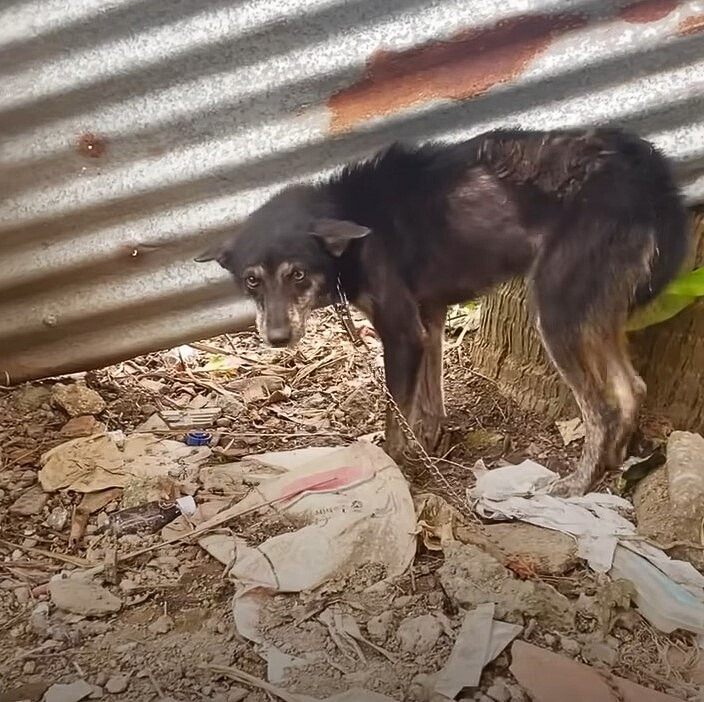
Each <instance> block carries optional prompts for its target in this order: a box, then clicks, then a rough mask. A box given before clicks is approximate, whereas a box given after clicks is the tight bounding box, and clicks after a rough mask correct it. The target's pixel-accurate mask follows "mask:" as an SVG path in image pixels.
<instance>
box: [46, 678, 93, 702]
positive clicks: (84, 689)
mask: <svg viewBox="0 0 704 702" xmlns="http://www.w3.org/2000/svg"><path fill="white" fill-rule="evenodd" d="M91 692H93V686H92V685H89V684H88V683H87V682H86V681H85V680H76V682H72V683H69V684H68V685H52V686H51V687H50V688H49V689H48V690H47V691H46V695H44V702H81V700H84V699H85V698H86V697H88V695H90V693H91Z"/></svg>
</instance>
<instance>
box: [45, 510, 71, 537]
mask: <svg viewBox="0 0 704 702" xmlns="http://www.w3.org/2000/svg"><path fill="white" fill-rule="evenodd" d="M67 521H68V510H67V509H66V508H65V507H54V509H52V510H51V512H49V516H48V517H47V518H46V525H47V526H48V527H49V528H50V529H53V530H54V531H63V529H64V527H65V526H66V522H67Z"/></svg>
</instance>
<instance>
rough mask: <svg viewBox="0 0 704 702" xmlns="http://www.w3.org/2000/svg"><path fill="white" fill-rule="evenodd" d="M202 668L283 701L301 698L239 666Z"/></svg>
mask: <svg viewBox="0 0 704 702" xmlns="http://www.w3.org/2000/svg"><path fill="white" fill-rule="evenodd" d="M203 668H205V669H206V670H210V671H212V672H213V673H220V674H221V675H227V676H228V677H231V678H232V679H233V680H237V682H241V683H246V684H248V685H252V686H253V687H256V688H259V689H260V690H263V691H264V692H268V693H269V694H271V695H276V697H278V698H279V699H281V700H283V701H284V702H301V698H300V697H298V696H297V695H292V694H291V693H290V692H286V690H284V689H283V688H282V687H277V686H276V685H272V684H271V683H268V682H266V681H265V680H262V679H261V678H257V677H255V676H254V675H250V674H249V673H245V672H244V670H240V669H239V668H231V667H228V666H225V665H206V666H203Z"/></svg>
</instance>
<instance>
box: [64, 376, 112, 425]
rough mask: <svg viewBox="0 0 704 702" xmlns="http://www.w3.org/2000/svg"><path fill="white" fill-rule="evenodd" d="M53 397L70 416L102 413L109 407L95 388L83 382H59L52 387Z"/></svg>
mask: <svg viewBox="0 0 704 702" xmlns="http://www.w3.org/2000/svg"><path fill="white" fill-rule="evenodd" d="M51 398H52V400H53V401H54V403H55V404H57V405H58V406H59V407H61V408H63V409H64V410H66V413H67V414H68V415H69V416H70V417H80V416H82V415H87V414H100V413H101V412H102V411H103V410H104V409H105V408H106V407H107V404H106V402H105V400H103V398H102V397H100V395H99V394H98V393H97V392H96V391H95V390H91V388H89V387H87V386H85V385H83V384H81V383H73V384H72V385H63V384H61V383H57V384H56V385H54V387H53V389H52V392H51Z"/></svg>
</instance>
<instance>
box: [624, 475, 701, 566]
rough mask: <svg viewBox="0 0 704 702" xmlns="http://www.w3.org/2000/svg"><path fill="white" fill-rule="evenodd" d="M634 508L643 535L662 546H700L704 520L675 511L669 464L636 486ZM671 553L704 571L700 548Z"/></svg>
mask: <svg viewBox="0 0 704 702" xmlns="http://www.w3.org/2000/svg"><path fill="white" fill-rule="evenodd" d="M700 499H701V498H700ZM633 505H634V507H635V511H636V522H637V524H638V533H639V534H640V535H641V536H644V537H645V538H647V539H650V540H652V541H653V542H654V543H656V544H660V546H668V545H669V544H672V543H673V542H679V543H686V542H691V543H693V544H698V543H699V538H700V535H699V526H700V520H699V519H692V518H690V517H688V516H686V514H685V513H684V512H680V511H678V510H676V509H674V508H673V505H672V503H671V502H670V491H669V479H668V470H667V465H665V466H662V467H661V468H657V469H655V470H654V471H652V472H651V473H649V474H648V475H646V476H645V478H643V479H642V480H641V481H640V482H639V483H638V485H636V489H635V491H634V492H633ZM667 552H668V554H669V555H670V556H672V557H673V558H678V559H682V560H685V561H689V562H690V563H691V564H692V565H693V566H694V567H695V568H697V569H698V570H704V551H702V550H701V549H699V548H690V547H687V546H679V545H678V546H675V547H673V548H670V549H668V551H667Z"/></svg>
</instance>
